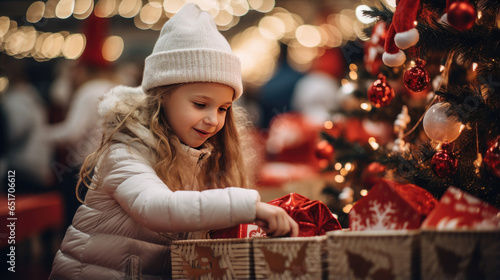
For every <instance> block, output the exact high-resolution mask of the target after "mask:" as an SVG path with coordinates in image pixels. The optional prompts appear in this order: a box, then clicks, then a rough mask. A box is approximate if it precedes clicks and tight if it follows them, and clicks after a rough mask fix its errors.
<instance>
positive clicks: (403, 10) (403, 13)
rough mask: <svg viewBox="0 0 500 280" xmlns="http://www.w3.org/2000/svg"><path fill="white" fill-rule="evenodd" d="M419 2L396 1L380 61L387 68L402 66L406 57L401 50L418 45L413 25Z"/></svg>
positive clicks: (409, 0) (415, 0)
mask: <svg viewBox="0 0 500 280" xmlns="http://www.w3.org/2000/svg"><path fill="white" fill-rule="evenodd" d="M419 8H420V0H397V1H396V10H395V11H394V15H393V17H392V23H391V25H390V26H389V30H388V31H387V38H386V40H385V46H384V49H385V52H384V54H383V55H382V61H383V62H384V64H385V65H387V66H389V67H397V66H401V65H403V63H404V62H405V61H406V55H405V53H404V52H403V51H402V50H405V49H408V48H410V47H412V46H414V45H415V44H417V43H418V40H419V39H420V36H419V34H418V31H417V29H416V28H415V25H416V24H415V23H416V20H417V15H418V10H419Z"/></svg>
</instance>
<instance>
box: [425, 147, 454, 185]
mask: <svg viewBox="0 0 500 280" xmlns="http://www.w3.org/2000/svg"><path fill="white" fill-rule="evenodd" d="M441 148H442V150H441V151H438V152H436V153H435V154H434V156H433V157H432V159H431V168H432V170H434V172H435V173H436V175H438V176H439V177H449V176H451V175H453V173H455V171H457V164H458V160H457V159H456V157H455V155H454V154H453V153H452V152H451V148H450V146H449V144H448V143H444V144H443V145H442V146H441Z"/></svg>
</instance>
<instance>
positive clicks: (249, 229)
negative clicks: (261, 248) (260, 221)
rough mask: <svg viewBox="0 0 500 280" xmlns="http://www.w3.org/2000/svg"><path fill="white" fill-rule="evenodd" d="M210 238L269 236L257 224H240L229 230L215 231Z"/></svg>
mask: <svg viewBox="0 0 500 280" xmlns="http://www.w3.org/2000/svg"><path fill="white" fill-rule="evenodd" d="M209 234H210V238H212V239H217V238H247V237H261V236H267V235H266V232H265V231H264V230H263V229H262V228H260V227H259V226H258V225H256V224H240V225H237V226H234V227H230V228H227V229H220V230H214V231H211V232H210V233H209Z"/></svg>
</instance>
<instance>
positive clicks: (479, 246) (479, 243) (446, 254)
mask: <svg viewBox="0 0 500 280" xmlns="http://www.w3.org/2000/svg"><path fill="white" fill-rule="evenodd" d="M420 250H421V256H422V257H421V267H422V279H458V280H460V279H492V280H493V279H497V280H498V279H500V230H492V231H486V230H484V231H479V230H453V231H452V230H447V231H443V230H439V231H438V230H422V231H421V245H420Z"/></svg>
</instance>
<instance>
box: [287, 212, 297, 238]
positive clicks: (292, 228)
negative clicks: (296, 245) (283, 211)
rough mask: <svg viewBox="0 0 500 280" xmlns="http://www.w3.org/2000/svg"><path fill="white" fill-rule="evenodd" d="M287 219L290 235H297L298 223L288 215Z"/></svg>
mask: <svg viewBox="0 0 500 280" xmlns="http://www.w3.org/2000/svg"><path fill="white" fill-rule="evenodd" d="M288 220H289V223H290V237H297V236H299V225H298V224H297V222H296V221H295V220H294V219H292V217H290V216H288Z"/></svg>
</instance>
